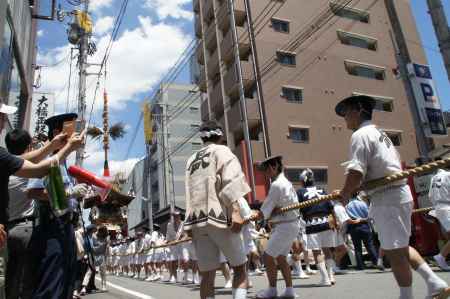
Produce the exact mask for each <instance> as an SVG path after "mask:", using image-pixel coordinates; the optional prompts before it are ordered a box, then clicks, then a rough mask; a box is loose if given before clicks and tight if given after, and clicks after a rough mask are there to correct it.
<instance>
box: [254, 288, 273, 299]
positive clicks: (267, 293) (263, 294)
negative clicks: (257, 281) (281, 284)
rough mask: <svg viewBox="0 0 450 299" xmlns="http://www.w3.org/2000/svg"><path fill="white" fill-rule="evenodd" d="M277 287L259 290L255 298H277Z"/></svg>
mask: <svg viewBox="0 0 450 299" xmlns="http://www.w3.org/2000/svg"><path fill="white" fill-rule="evenodd" d="M277 295H278V294H277V289H276V288H270V289H265V290H261V291H259V292H258V293H256V298H257V299H275V298H277Z"/></svg>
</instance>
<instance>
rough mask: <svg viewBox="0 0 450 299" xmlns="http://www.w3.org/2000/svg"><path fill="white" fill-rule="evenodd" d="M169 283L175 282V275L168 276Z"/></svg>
mask: <svg viewBox="0 0 450 299" xmlns="http://www.w3.org/2000/svg"><path fill="white" fill-rule="evenodd" d="M169 283H177V279H176V278H175V276H172V277H170V279H169Z"/></svg>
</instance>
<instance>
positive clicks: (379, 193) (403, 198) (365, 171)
mask: <svg viewBox="0 0 450 299" xmlns="http://www.w3.org/2000/svg"><path fill="white" fill-rule="evenodd" d="M374 107H375V100H374V99H373V98H372V97H369V96H351V97H349V98H346V99H344V100H342V101H341V102H339V103H338V104H337V105H336V108H335V111H336V114H337V115H338V116H341V117H344V119H345V122H346V124H347V128H348V129H350V130H352V131H353V134H352V137H351V145H350V159H349V161H348V162H347V163H345V164H346V165H345V166H346V173H345V174H346V178H345V183H344V186H343V188H342V190H341V191H336V192H335V194H336V195H339V196H340V198H341V201H343V203H344V204H346V203H347V202H348V200H349V199H350V198H351V197H352V195H353V194H354V193H355V192H356V191H357V189H358V188H359V187H360V186H361V184H363V183H364V182H367V181H370V180H374V179H379V178H382V177H385V176H388V175H391V174H394V173H397V172H400V171H401V170H402V166H401V160H400V155H399V154H398V152H397V150H396V149H395V146H394V144H393V143H392V141H391V140H390V139H389V137H388V136H387V135H386V133H384V132H383V131H382V130H381V129H379V128H378V127H377V126H375V125H374V124H372V122H371V120H372V111H373V109H374ZM369 195H370V198H371V204H370V208H369V217H370V218H371V219H373V221H374V223H375V226H376V227H377V230H378V236H379V239H380V243H381V248H383V251H384V252H385V254H386V256H387V257H388V259H389V261H390V264H391V268H392V272H393V274H394V277H395V279H396V280H397V284H398V285H399V287H400V299H411V298H413V293H412V287H411V285H412V272H411V267H412V268H413V269H414V270H416V271H417V273H418V274H420V275H421V276H422V278H423V279H424V280H425V282H426V284H427V287H428V297H427V298H446V297H441V296H445V295H446V294H448V293H447V292H448V291H450V290H449V289H448V285H447V283H446V282H445V281H443V280H442V279H440V278H439V277H438V276H437V275H436V274H435V273H434V272H433V271H432V270H431V269H430V267H429V266H428V264H427V263H426V262H425V261H424V260H423V258H422V257H421V256H420V254H419V253H418V252H417V251H416V250H415V249H414V248H412V247H410V246H409V238H410V235H411V215H412V209H413V199H412V196H411V191H410V189H409V186H408V185H407V184H406V180H402V181H398V182H395V183H393V184H390V185H387V186H383V187H379V188H376V189H375V190H371V191H370V192H369Z"/></svg>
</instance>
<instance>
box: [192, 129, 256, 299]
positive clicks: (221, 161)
mask: <svg viewBox="0 0 450 299" xmlns="http://www.w3.org/2000/svg"><path fill="white" fill-rule="evenodd" d="M223 136H224V133H223V130H222V128H221V126H220V125H219V124H218V123H217V122H215V121H207V122H204V123H203V124H202V125H201V126H200V138H201V139H202V141H203V143H204V146H203V147H202V148H201V149H200V150H199V151H198V152H196V153H195V154H194V155H192V156H191V157H190V158H189V160H188V162H187V166H186V221H185V226H184V229H185V230H186V231H188V232H190V234H192V240H193V243H194V246H195V250H196V253H197V257H198V267H199V270H200V272H201V276H202V279H201V284H200V296H201V298H202V299H205V298H213V297H214V280H215V273H216V269H217V268H219V267H220V252H222V253H223V254H224V255H225V257H226V258H227V260H228V261H229V263H230V265H231V267H233V269H234V276H233V284H232V287H233V289H232V292H233V298H234V299H244V298H246V296H247V271H246V262H247V257H246V255H245V251H244V244H243V242H242V234H241V227H242V223H243V220H242V219H241V217H240V206H239V203H238V201H239V199H240V198H242V197H244V196H245V195H246V194H247V193H248V192H249V191H250V187H249V186H248V184H247V182H246V180H245V176H244V173H243V172H242V168H241V165H240V163H239V160H238V158H237V157H236V156H235V155H234V154H233V153H232V152H231V150H230V149H229V148H228V147H227V146H224V145H221V144H222V138H223ZM230 224H231V227H230Z"/></svg>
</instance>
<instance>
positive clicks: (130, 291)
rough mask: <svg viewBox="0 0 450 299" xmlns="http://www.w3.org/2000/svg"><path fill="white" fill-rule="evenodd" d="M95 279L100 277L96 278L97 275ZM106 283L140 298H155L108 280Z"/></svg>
mask: <svg viewBox="0 0 450 299" xmlns="http://www.w3.org/2000/svg"><path fill="white" fill-rule="evenodd" d="M95 280H98V281H101V279H100V278H98V277H96V278H95ZM106 285H108V286H110V287H112V288H114V289H116V290H119V291H121V292H124V293H127V294H130V295H133V296H135V297H138V298H141V299H155V298H153V297H152V296H149V295H145V294H142V293H139V292H136V291H132V290H129V289H127V288H124V287H121V286H119V285H116V284H114V283H111V282H108V281H107V282H106Z"/></svg>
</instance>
